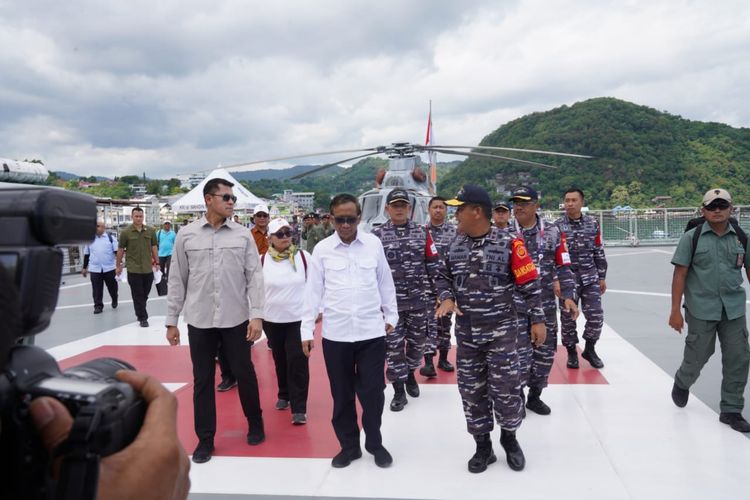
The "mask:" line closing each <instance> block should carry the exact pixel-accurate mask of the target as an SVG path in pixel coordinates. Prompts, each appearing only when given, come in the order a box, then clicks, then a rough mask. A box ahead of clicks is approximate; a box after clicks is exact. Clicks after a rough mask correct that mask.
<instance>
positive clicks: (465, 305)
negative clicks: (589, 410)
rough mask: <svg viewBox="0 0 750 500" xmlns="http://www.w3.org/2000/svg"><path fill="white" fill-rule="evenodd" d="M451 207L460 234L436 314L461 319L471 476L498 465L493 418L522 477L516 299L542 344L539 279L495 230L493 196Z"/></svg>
mask: <svg viewBox="0 0 750 500" xmlns="http://www.w3.org/2000/svg"><path fill="white" fill-rule="evenodd" d="M447 203H448V205H452V206H457V207H458V210H457V211H456V218H457V219H458V229H457V230H458V232H459V233H461V234H460V235H459V236H458V237H457V238H456V239H455V240H453V242H452V243H451V245H450V247H449V249H448V252H447V254H446V255H445V257H444V262H445V269H444V271H443V273H442V274H441V277H440V278H439V279H438V280H437V281H436V286H437V288H438V298H439V300H440V302H441V303H440V307H438V309H437V312H436V314H437V316H438V317H441V316H445V315H446V314H447V313H449V312H453V313H455V314H456V345H457V348H456V363H457V373H458V391H459V393H460V394H461V399H462V401H463V408H464V415H465V417H466V424H467V429H468V431H469V434H471V435H472V436H473V437H474V441H475V442H476V446H477V448H476V452H475V453H474V455H473V456H472V457H471V459H470V460H469V463H468V468H469V472H473V473H479V472H483V471H485V470H486V469H487V466H488V465H490V464H492V463H494V462H495V461H496V460H497V458H496V457H495V454H494V452H493V451H492V441H491V439H490V432H491V431H492V429H493V428H494V422H493V415H494V417H495V419H497V422H498V424H500V428H501V434H500V445H501V446H502V447H503V449H504V450H505V457H506V461H507V462H508V465H509V466H510V468H511V469H513V470H515V471H520V470H522V469H523V468H524V467H525V465H526V458H525V457H524V454H523V451H522V450H521V446H520V445H519V444H518V440H517V438H516V430H517V429H518V428H519V427H520V426H521V421H522V419H523V416H522V415H523V405H522V402H521V395H520V392H521V380H520V373H519V371H520V367H519V360H518V352H517V350H516V339H517V337H518V329H517V323H516V317H517V314H518V313H517V311H516V307H515V301H514V300H513V296H514V294H518V296H519V297H520V300H521V301H522V302H523V303H524V306H525V310H526V311H528V315H529V317H530V318H531V319H530V321H531V340H532V343H533V344H534V345H536V346H539V345H542V344H544V340H545V336H546V330H545V326H544V320H545V317H544V311H543V310H542V305H541V300H540V288H539V274H538V272H537V269H536V266H535V265H534V262H533V261H532V260H531V257H530V256H529V254H528V251H527V250H526V247H525V246H524V244H523V241H522V240H520V239H516V238H513V237H512V236H511V235H510V233H509V232H508V231H504V230H502V229H500V228H498V227H496V226H493V225H492V222H491V218H492V201H491V200H490V196H489V195H488V194H487V191H485V190H484V189H482V188H481V187H480V186H476V185H472V184H467V185H465V186H464V187H463V188H462V189H461V190H460V191H459V192H458V194H457V195H456V198H455V199H452V200H448V201H447Z"/></svg>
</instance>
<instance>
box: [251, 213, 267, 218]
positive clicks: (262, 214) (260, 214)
mask: <svg viewBox="0 0 750 500" xmlns="http://www.w3.org/2000/svg"><path fill="white" fill-rule="evenodd" d="M253 217H260V218H261V219H265V218H266V217H268V214H266V213H263V212H260V213H257V214H253Z"/></svg>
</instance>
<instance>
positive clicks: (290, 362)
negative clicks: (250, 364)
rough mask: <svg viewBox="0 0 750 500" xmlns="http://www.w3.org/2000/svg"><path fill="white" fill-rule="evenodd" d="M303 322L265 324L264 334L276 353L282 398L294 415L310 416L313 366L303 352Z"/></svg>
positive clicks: (274, 360)
mask: <svg viewBox="0 0 750 500" xmlns="http://www.w3.org/2000/svg"><path fill="white" fill-rule="evenodd" d="M301 324H302V322H301V321H295V322H293V323H272V322H270V321H264V322H263V331H264V332H266V337H268V344H269V345H270V346H271V352H272V353H273V362H274V365H275V366H276V380H278V382H279V393H278V398H279V399H286V400H287V401H289V403H290V404H291V406H292V413H307V392H308V387H309V386H310V366H309V362H308V359H307V356H305V353H304V352H302V338H301V337H300V325H301Z"/></svg>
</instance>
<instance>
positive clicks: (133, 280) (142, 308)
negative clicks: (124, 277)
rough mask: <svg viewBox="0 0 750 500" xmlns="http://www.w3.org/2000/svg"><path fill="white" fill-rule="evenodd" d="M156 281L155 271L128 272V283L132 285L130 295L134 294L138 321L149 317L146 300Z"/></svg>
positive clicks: (134, 307)
mask: <svg viewBox="0 0 750 500" xmlns="http://www.w3.org/2000/svg"><path fill="white" fill-rule="evenodd" d="M153 283H154V273H145V274H141V273H128V285H130V295H132V296H133V309H135V316H136V318H138V321H146V320H147V319H148V311H146V301H147V300H148V294H149V293H151V285H152V284H153Z"/></svg>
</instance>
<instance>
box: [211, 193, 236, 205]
mask: <svg viewBox="0 0 750 500" xmlns="http://www.w3.org/2000/svg"><path fill="white" fill-rule="evenodd" d="M211 196H219V197H221V199H222V200H224V201H227V202H228V201H229V200H232V203H237V197H236V196H235V195H233V194H213V193H211Z"/></svg>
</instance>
